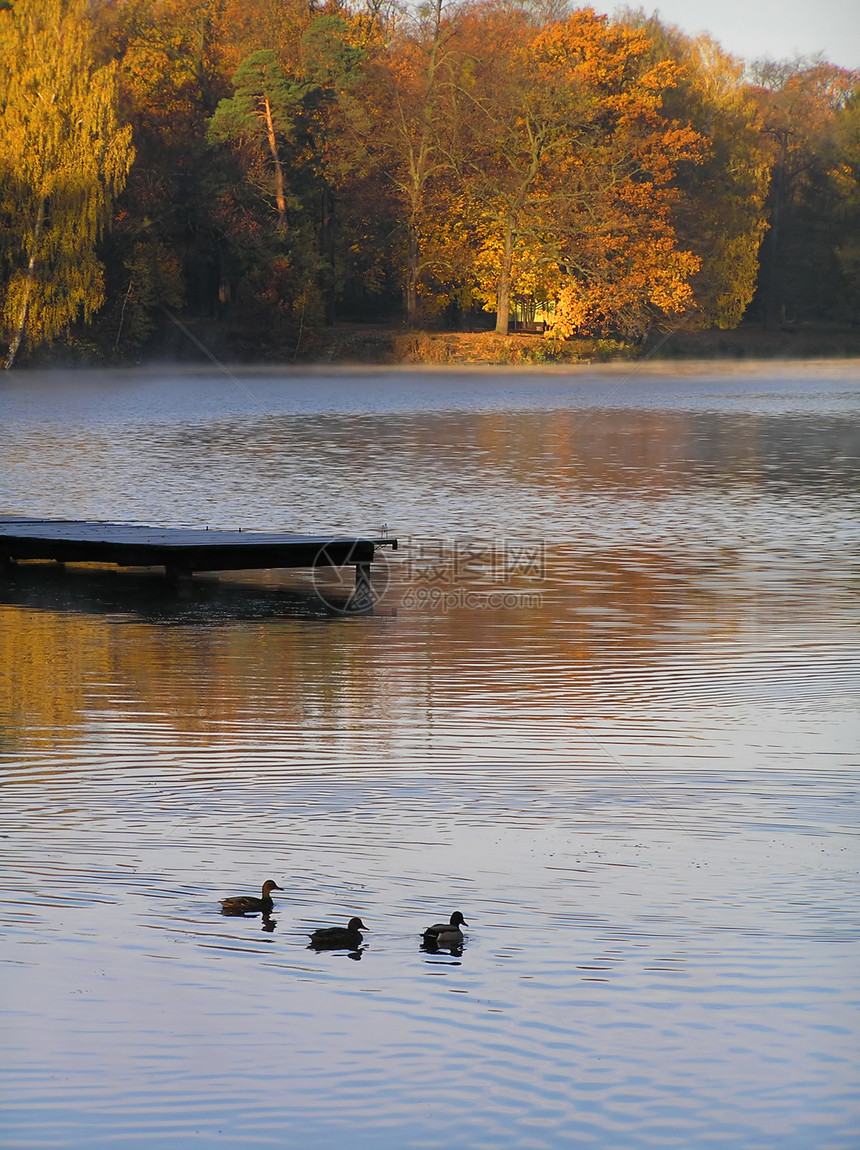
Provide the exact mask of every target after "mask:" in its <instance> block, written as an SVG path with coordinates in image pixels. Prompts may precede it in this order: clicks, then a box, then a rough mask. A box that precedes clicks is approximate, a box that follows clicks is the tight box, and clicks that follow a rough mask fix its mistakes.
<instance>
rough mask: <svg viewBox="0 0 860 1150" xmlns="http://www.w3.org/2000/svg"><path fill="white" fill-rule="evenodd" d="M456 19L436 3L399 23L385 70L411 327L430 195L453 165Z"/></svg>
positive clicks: (388, 141)
mask: <svg viewBox="0 0 860 1150" xmlns="http://www.w3.org/2000/svg"><path fill="white" fill-rule="evenodd" d="M456 15H457V13H456V9H455V8H454V7H453V6H452V5H450V4H446V2H445V0H432V2H431V3H430V4H429V5H427V6H425V7H421V8H419V9H418V10H417V13H416V15H415V16H414V17H410V18H409V20H408V21H402V22H401V23H400V24H398V25H397V26H396V28H395V33H394V35H393V37H392V39H391V41H390V44H389V54H388V59H387V61H386V68H385V72H384V87H383V89H382V98H381V100H380V105H381V106H380V113H381V116H380V123H379V128H378V131H379V138H380V144H381V146H382V147H383V148H384V149H385V151H386V153H387V163H386V168H387V172H388V178H389V180H390V181H391V183H392V185H393V187H394V190H395V194H396V195H397V197H398V199H399V200H400V203H401V205H402V211H403V229H404V232H405V249H406V250H405V269H404V281H405V282H404V296H405V302H406V322H407V324H408V325H409V326H410V327H414V326H415V325H416V323H417V321H418V314H419V290H420V285H421V281H422V276H423V274H424V272H425V270H426V267H427V262H426V260H425V257H424V252H423V247H424V241H425V232H426V225H427V197H428V192H429V190H430V187H431V184H432V182H433V180H434V179H435V178H436V177H437V176H438V174H439V172H440V170H441V169H443V168H444V167H445V165H446V163H447V160H446V157H445V155H444V152H443V151H442V150H441V149H440V146H439V137H440V131H441V120H440V116H441V111H440V107H441V89H442V74H443V70H444V68H445V67H446V64H447V63H448V56H449V51H450V45H451V40H452V38H453V37H454V36H455V35H456V27H457V21H456Z"/></svg>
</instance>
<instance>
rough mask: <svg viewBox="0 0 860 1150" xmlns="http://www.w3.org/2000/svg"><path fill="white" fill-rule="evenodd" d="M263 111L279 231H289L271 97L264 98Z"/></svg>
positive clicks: (282, 172)
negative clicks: (271, 161)
mask: <svg viewBox="0 0 860 1150" xmlns="http://www.w3.org/2000/svg"><path fill="white" fill-rule="evenodd" d="M263 110H264V111H265V113H266V132H267V134H268V137H269V149H270V151H271V153H272V159H273V160H274V163H275V203H276V204H277V206H278V230H279V231H281V232H286V230H287V200H286V196H285V195H284V169H283V167H282V166H281V157H280V156H279V155H278V141H277V140H276V139H275V123H274V120H273V119H272V105H271V104H270V103H269V97H268V96H264V97H263Z"/></svg>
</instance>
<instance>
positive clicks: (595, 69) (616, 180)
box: [446, 9, 704, 335]
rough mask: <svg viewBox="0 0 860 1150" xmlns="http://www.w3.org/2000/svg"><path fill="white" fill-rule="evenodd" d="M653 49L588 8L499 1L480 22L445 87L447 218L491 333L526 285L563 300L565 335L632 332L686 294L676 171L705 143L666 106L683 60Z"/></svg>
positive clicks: (688, 297)
mask: <svg viewBox="0 0 860 1150" xmlns="http://www.w3.org/2000/svg"><path fill="white" fill-rule="evenodd" d="M648 48H649V40H648V37H647V35H646V34H645V33H644V32H642V31H637V30H633V29H629V28H625V27H623V26H621V25H618V24H613V23H611V22H610V21H609V20H607V18H606V17H603V16H598V15H596V14H595V13H594V12H593V11H592V10H591V9H583V10H581V11H578V12H574V13H573V14H572V15H571V16H569V17H568V18H567V19H566V20H564V21H561V22H556V23H552V24H549V25H547V26H545V27H543V28H538V29H536V28H535V27H534V26H533V25H530V24H529V22H528V21H527V20H526V19H525V18H524V17H523V16H522V15H516V14H515V15H513V16H512V15H510V14H509V13H508V12H507V11H504V10H497V11H495V12H492V13H491V14H489V15H487V14H482V18H480V19H479V20H477V21H476V22H475V24H474V27H473V49H472V51H471V52H469V53H464V54H463V58H462V59H463V65H462V69H461V73H460V76H459V78H458V83H457V84H456V86H455V87H454V88H452V92H451V108H452V111H451V128H450V140H451V144H450V152H449V154H450V156H451V163H452V168H453V169H454V170H455V172H456V181H457V184H458V190H459V197H458V199H457V209H458V211H459V213H460V219H459V221H454V220H452V221H450V222H449V223H448V224H447V225H446V226H447V227H449V228H451V229H452V230H453V231H457V230H458V229H459V230H460V231H461V232H466V233H471V234H472V236H473V237H474V244H473V248H474V262H473V275H474V279H475V283H476V294H477V295H478V297H479V298H480V299H482V301H483V303H484V305H485V307H487V309H488V310H495V311H496V314H497V325H496V330H497V331H499V332H502V333H505V332H507V330H508V325H509V316H510V307H511V300H512V298H513V297H516V296H517V295H520V296H522V295H524V294H528V293H529V292H531V293H532V294H534V293H537V294H539V295H541V296H543V297H544V298H545V299H552V300H553V301H554V303H555V330H556V332H557V333H558V334H562V335H568V334H571V333H572V332H574V331H577V332H581V333H598V332H602V331H606V330H610V329H611V330H616V331H622V332H624V333H625V334H628V335H638V334H641V333H642V332H643V331H644V330H645V328H646V327H647V326H648V324H649V321H650V318H651V317H652V315H653V313H654V311H655V310H656V311H658V312H664V313H677V312H680V311H682V310H683V309H684V308H686V307H688V306H689V305H690V304H691V302H692V291H691V288H690V285H689V279H690V276H691V275H692V274H693V273H694V272H695V271H696V269H697V267H698V265H699V261H698V259H697V258H696V256H695V255H694V254H693V253H691V252H689V251H684V250H681V249H680V248H679V246H678V244H677V242H676V236H675V232H674V228H673V222H672V206H673V204H674V202H675V201H676V199H677V197H678V191H677V189H676V187H675V186H674V177H675V174H676V170H677V167H678V165H679V164H680V163H682V162H685V161H687V162H697V161H698V160H699V159H700V157H701V156H702V154H703V150H704V140H703V138H702V137H701V136H700V135H699V134H698V133H697V132H695V131H694V130H693V129H692V128H690V127H689V125H687V124H684V123H681V122H676V121H672V120H671V119H669V118H668V117H667V116H666V115H664V113H663V111H662V97H663V94H664V93H665V92H666V91H667V90H668V89H669V88H671V86H672V85H673V84H674V83H675V80H676V76H677V66H676V65H675V64H674V63H673V62H671V61H662V62H658V63H656V64H653V63H649V62H648V60H647V53H648ZM524 289H525V290H524Z"/></svg>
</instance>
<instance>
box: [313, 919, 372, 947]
mask: <svg viewBox="0 0 860 1150" xmlns="http://www.w3.org/2000/svg"><path fill="white" fill-rule="evenodd" d="M367 929H368V928H367V927H366V926H365V925H364V923H363V922H362V921H361V919H360V918H351V919H350V920H349V922H348V923H347V925H346V926H321V927H320V928H319V930H315V931H314V932H313V934H312V935H311V947H312V949H313V950H343V949H348V950H356V949H357V948H358V947H359V946H361V943H362V936H361V932H362V931H363V930H367Z"/></svg>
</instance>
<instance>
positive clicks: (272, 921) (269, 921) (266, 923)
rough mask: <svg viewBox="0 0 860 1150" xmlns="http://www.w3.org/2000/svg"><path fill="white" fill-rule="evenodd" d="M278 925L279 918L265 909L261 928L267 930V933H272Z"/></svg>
mask: <svg viewBox="0 0 860 1150" xmlns="http://www.w3.org/2000/svg"><path fill="white" fill-rule="evenodd" d="M277 925H278V920H277V919H276V918H272V916H271V915H270V914H269V912H268V911H266V910H264V911H263V925H262V927H261V929H262V930H264V931H266V933H267V934H272V933H273V931H274V929H275V927H276V926H277Z"/></svg>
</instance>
